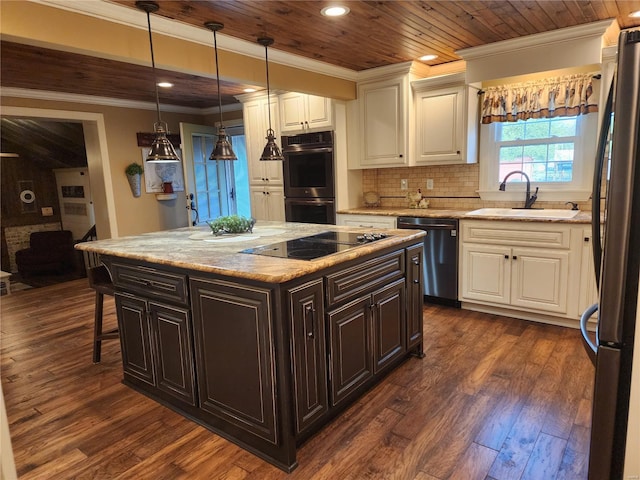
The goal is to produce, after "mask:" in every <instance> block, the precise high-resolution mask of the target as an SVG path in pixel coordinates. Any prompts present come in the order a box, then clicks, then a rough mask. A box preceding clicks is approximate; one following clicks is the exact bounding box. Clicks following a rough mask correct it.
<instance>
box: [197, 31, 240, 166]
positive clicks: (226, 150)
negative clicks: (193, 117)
mask: <svg viewBox="0 0 640 480" xmlns="http://www.w3.org/2000/svg"><path fill="white" fill-rule="evenodd" d="M204 26H205V27H207V28H208V29H209V30H211V31H212V32H213V50H214V52H215V55H216V81H217V83H218V110H219V111H220V126H219V127H218V141H217V142H216V145H215V147H214V148H213V152H211V156H210V157H209V160H237V159H238V157H236V154H235V153H234V152H233V148H232V147H231V143H230V142H229V139H228V138H227V132H226V131H225V129H224V124H223V123H222V93H221V92H220V70H219V69H218V40H217V38H216V32H217V31H218V30H222V29H223V28H224V25H223V24H222V23H218V22H206V23H205V24H204Z"/></svg>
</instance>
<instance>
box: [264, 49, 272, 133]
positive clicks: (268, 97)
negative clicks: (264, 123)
mask: <svg viewBox="0 0 640 480" xmlns="http://www.w3.org/2000/svg"><path fill="white" fill-rule="evenodd" d="M264 60H265V62H264V63H265V64H266V66H267V112H268V114H269V130H270V131H273V129H272V128H271V97H270V92H269V48H268V45H265V46H264Z"/></svg>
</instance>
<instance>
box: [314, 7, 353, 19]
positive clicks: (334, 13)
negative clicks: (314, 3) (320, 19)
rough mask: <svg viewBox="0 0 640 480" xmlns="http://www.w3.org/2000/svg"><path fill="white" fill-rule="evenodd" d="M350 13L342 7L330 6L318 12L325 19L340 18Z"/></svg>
mask: <svg viewBox="0 0 640 480" xmlns="http://www.w3.org/2000/svg"><path fill="white" fill-rule="evenodd" d="M350 11H351V10H349V8H347V7H343V6H342V5H331V6H330V7H324V8H323V9H322V10H320V13H321V14H322V15H324V16H325V17H342V16H343V15H346V14H347V13H349V12H350Z"/></svg>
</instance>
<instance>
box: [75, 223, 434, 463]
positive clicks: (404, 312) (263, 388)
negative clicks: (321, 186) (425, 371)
mask: <svg viewBox="0 0 640 480" xmlns="http://www.w3.org/2000/svg"><path fill="white" fill-rule="evenodd" d="M365 233H372V232H370V231H367V230H364V229H357V228H352V227H337V226H334V225H312V224H300V223H276V222H261V223H260V224H259V225H257V226H256V227H255V228H254V231H253V232H252V233H247V234H242V235H237V236H231V235H229V236H222V237H213V236H212V235H211V233H210V231H209V230H208V227H207V228H206V229H204V228H183V229H176V230H171V231H166V232H157V233H150V234H144V235H138V236H133V237H124V238H119V239H111V240H101V241H96V242H87V243H83V244H79V245H78V246H77V248H78V249H80V250H86V251H90V252H94V253H98V254H100V258H101V260H102V262H103V263H104V264H105V265H106V266H107V267H108V269H109V271H110V273H111V276H112V279H113V283H114V286H115V289H116V296H115V298H116V310H117V315H118V327H119V331H120V342H121V348H122V363H123V370H124V379H123V382H124V383H125V384H126V385H128V386H130V387H132V388H134V389H136V390H138V391H139V392H141V393H143V394H145V395H147V396H149V397H151V398H153V399H155V400H157V401H158V402H160V403H162V404H164V405H166V406H168V407H170V408H172V409H174V410H176V411H178V412H179V413H181V414H183V415H185V416H186V417H188V418H190V419H192V420H194V421H196V422H198V423H199V424H201V425H204V426H205V427H207V428H209V429H210V430H212V431H214V432H216V433H218V434H219V435H221V436H223V437H225V438H227V439H229V440H231V441H233V442H234V443H236V444H238V445H240V446H242V447H243V448H245V449H247V450H249V451H251V452H253V453H255V454H256V455H258V456H260V457H261V458H263V459H265V460H267V461H269V462H271V463H272V464H274V465H276V466H278V467H279V468H281V469H283V470H285V471H291V470H293V469H294V468H295V467H296V466H297V463H296V448H297V446H298V445H299V444H300V443H302V442H303V441H304V440H306V439H307V438H309V436H311V435H312V434H313V433H315V432H317V431H318V430H319V429H320V428H321V427H322V426H323V425H324V424H326V423H327V422H328V421H330V420H331V419H332V418H334V417H335V416H336V415H338V414H339V413H340V412H341V411H342V410H344V408H346V407H347V406H348V405H350V404H351V403H353V402H354V401H355V400H356V399H357V398H358V397H359V396H361V395H362V394H363V393H364V392H365V391H366V390H367V389H369V388H371V386H373V385H374V384H376V383H377V382H379V381H380V379H381V378H382V377H383V376H384V375H386V374H387V373H388V372H389V371H391V370H392V369H393V368H394V367H395V366H397V365H399V364H400V363H401V362H402V361H404V360H405V359H406V358H407V357H408V356H410V355H415V356H418V357H420V356H422V352H423V338H422V281H423V280H422V278H421V271H422V267H421V263H422V252H423V249H422V237H423V236H424V232H421V231H414V230H387V231H385V232H384V235H382V236H377V237H375V238H371V239H370V240H363V241H360V239H359V240H357V241H356V240H355V239H356V238H357V237H360V238H361V236H362V235H363V234H365ZM380 237H381V238H380ZM300 239H304V240H302V243H303V244H305V243H304V242H308V241H307V239H313V240H314V242H315V243H314V245H316V246H318V245H319V246H326V247H327V248H329V247H331V248H333V249H334V251H335V252H334V253H331V252H332V250H331V249H330V248H329V250H328V251H326V252H325V253H324V256H320V257H318V258H315V259H311V260H305V259H296V258H290V257H289V258H287V254H293V253H294V252H295V251H297V250H294V249H293V246H294V245H295V246H298V245H299V244H300V243H301V240H300ZM305 245H309V246H310V245H311V243H306V244H305ZM287 246H288V248H289V250H290V251H289V252H288V251H287ZM279 254H284V258H282V257H280V256H273V255H279Z"/></svg>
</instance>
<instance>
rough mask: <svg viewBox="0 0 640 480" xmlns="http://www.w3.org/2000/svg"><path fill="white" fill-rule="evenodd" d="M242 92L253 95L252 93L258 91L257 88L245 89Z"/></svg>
mask: <svg viewBox="0 0 640 480" xmlns="http://www.w3.org/2000/svg"><path fill="white" fill-rule="evenodd" d="M242 91H243V92H245V93H252V92H255V91H256V89H255V88H245V89H244V90H242Z"/></svg>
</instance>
